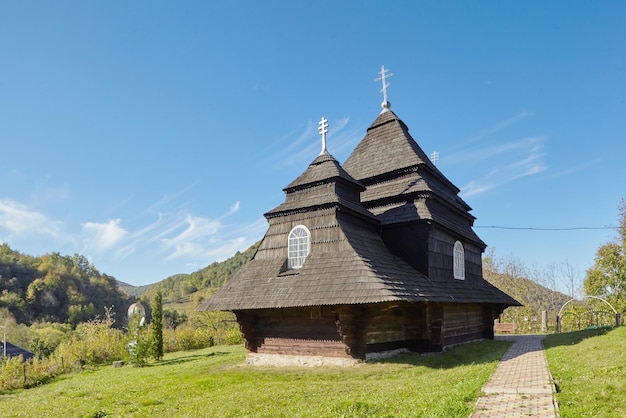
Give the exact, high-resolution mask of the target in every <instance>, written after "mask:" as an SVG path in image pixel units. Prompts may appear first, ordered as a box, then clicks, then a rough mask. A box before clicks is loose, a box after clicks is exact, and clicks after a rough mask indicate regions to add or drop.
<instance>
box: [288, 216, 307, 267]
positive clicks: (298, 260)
mask: <svg viewBox="0 0 626 418" xmlns="http://www.w3.org/2000/svg"><path fill="white" fill-rule="evenodd" d="M310 253H311V231H309V229H308V228H307V227H306V226H304V225H296V226H294V227H293V228H292V230H291V232H289V238H288V240H287V269H290V270H291V269H299V268H301V267H302V266H303V265H304V260H305V259H306V258H307V256H308V255H309V254H310Z"/></svg>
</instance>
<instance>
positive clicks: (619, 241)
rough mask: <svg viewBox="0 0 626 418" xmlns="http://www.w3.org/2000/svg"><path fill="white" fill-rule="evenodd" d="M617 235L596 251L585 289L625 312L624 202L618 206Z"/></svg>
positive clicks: (625, 233) (625, 251) (625, 206)
mask: <svg viewBox="0 0 626 418" xmlns="http://www.w3.org/2000/svg"><path fill="white" fill-rule="evenodd" d="M617 231H618V236H617V237H616V238H615V239H614V240H613V241H611V242H609V243H607V244H604V245H603V246H601V247H600V248H598V251H597V252H596V259H595V264H594V265H593V267H591V268H590V269H589V270H587V277H586V279H585V282H584V286H585V291H586V292H587V294H588V295H591V296H600V297H603V298H605V299H606V300H608V301H609V303H611V304H612V305H613V307H614V308H615V309H616V310H617V311H618V312H626V202H625V201H624V199H622V201H621V203H620V206H619V226H618V228H617Z"/></svg>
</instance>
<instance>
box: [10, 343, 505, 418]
mask: <svg viewBox="0 0 626 418" xmlns="http://www.w3.org/2000/svg"><path fill="white" fill-rule="evenodd" d="M508 346H509V344H508V343H506V342H503V341H483V342H479V343H473V344H467V345H463V346H459V347H456V348H454V349H451V350H450V351H448V352H446V353H443V354H435V355H427V356H419V355H408V354H407V355H400V356H396V357H394V358H392V359H389V360H386V361H381V362H378V363H367V364H361V365H358V366H354V367H317V368H295V367H294V368H273V367H249V366H245V365H243V360H244V357H245V351H244V349H243V348H242V347H241V346H234V347H233V346H218V347H212V348H210V349H205V350H199V351H193V352H181V353H173V354H169V355H166V357H165V359H164V360H163V361H161V362H159V363H153V364H151V365H149V366H148V367H144V368H134V367H130V366H125V367H122V368H113V367H111V366H106V367H102V368H100V369H98V370H95V371H85V372H82V373H80V374H78V375H70V376H67V377H61V378H59V379H57V380H56V381H54V382H52V383H49V384H46V385H43V386H40V387H37V388H33V389H28V390H18V391H13V392H10V393H5V394H0V416H2V417H13V416H24V417H26V416H42V417H43V416H63V417H97V416H99V417H103V416H115V417H118V416H120V417H121V416H123V417H129V416H167V417H214V416H215V417H242V416H247V417H270V416H271V417H310V416H316V417H320V416H326V417H372V416H378V417H409V416H410V417H446V418H448V417H464V418H465V417H467V416H468V415H469V414H470V413H471V411H472V409H473V407H474V404H475V402H476V399H477V397H478V396H479V395H480V389H481V388H482V386H483V385H484V383H485V382H486V381H487V379H488V378H489V376H490V375H491V373H492V372H493V371H494V369H495V367H496V366H497V363H498V361H499V359H500V358H501V357H502V355H503V354H504V352H505V351H506V349H507V347H508Z"/></svg>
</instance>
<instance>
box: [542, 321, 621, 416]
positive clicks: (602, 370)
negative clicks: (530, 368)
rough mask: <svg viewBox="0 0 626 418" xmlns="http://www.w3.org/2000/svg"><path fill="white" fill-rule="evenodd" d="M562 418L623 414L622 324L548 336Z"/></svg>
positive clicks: (549, 362)
mask: <svg viewBox="0 0 626 418" xmlns="http://www.w3.org/2000/svg"><path fill="white" fill-rule="evenodd" d="M544 346H545V348H546V357H547V359H548V364H549V367H550V372H551V373H552V377H553V378H554V379H555V382H556V386H557V390H558V392H557V396H556V398H557V401H558V403H559V410H560V413H561V416H563V417H594V418H595V417H611V418H612V417H626V327H619V328H615V329H595V330H584V331H577V332H569V333H563V334H552V335H548V336H547V337H546V339H545V340H544Z"/></svg>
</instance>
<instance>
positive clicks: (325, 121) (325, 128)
mask: <svg viewBox="0 0 626 418" xmlns="http://www.w3.org/2000/svg"><path fill="white" fill-rule="evenodd" d="M319 125H320V126H319V128H318V130H319V131H320V135H322V151H321V152H320V155H322V154H324V153H325V152H327V151H326V134H327V133H328V119H326V118H325V117H324V116H322V120H320V122H319Z"/></svg>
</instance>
